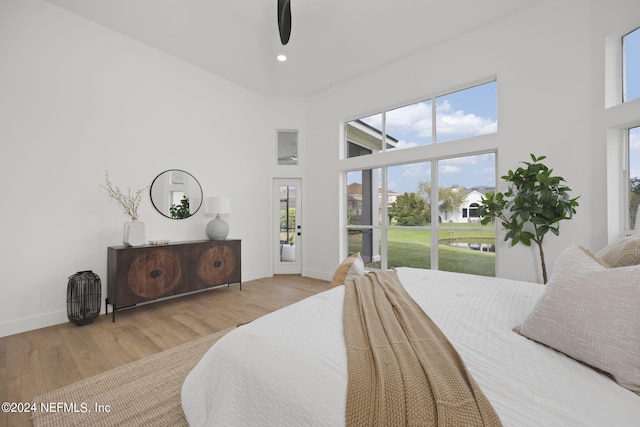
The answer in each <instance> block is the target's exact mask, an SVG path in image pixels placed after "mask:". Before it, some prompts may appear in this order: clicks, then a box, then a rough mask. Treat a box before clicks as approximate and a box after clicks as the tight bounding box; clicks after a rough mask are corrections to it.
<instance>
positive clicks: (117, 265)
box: [105, 239, 242, 322]
mask: <svg viewBox="0 0 640 427" xmlns="http://www.w3.org/2000/svg"><path fill="white" fill-rule="evenodd" d="M240 253H241V245H240V240H231V239H230V240H201V241H195V242H176V243H170V244H167V245H161V246H155V245H145V246H135V247H128V246H111V247H109V248H108V249H107V298H106V305H105V312H106V313H108V304H111V306H112V308H113V321H114V322H115V319H116V311H117V310H118V309H119V308H124V307H130V306H133V305H136V304H139V303H142V302H149V301H153V300H156V299H158V298H165V297H169V296H174V295H180V294H184V293H188V292H194V291H200V290H203V289H207V288H211V287H214V286H219V285H225V284H226V285H230V284H232V283H239V284H240V289H241V290H242V281H241V280H242V277H241V259H240Z"/></svg>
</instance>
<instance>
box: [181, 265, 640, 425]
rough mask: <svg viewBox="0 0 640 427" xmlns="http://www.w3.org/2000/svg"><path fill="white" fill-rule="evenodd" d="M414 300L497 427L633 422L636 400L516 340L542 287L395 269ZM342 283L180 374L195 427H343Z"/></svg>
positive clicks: (237, 335)
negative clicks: (478, 391)
mask: <svg viewBox="0 0 640 427" xmlns="http://www.w3.org/2000/svg"><path fill="white" fill-rule="evenodd" d="M398 276H399V277H400V280H401V281H402V282H403V284H404V286H405V288H406V289H407V291H408V292H409V294H410V295H411V296H412V297H413V298H414V299H415V300H416V301H417V302H418V304H419V305H420V306H421V307H422V308H423V310H424V311H425V312H426V313H427V314H428V315H429V316H430V317H431V318H432V319H433V321H434V322H435V323H436V324H437V325H438V326H439V327H440V329H441V330H442V331H443V332H444V333H445V335H446V336H447V337H448V338H449V340H450V341H451V343H452V344H453V345H454V347H455V348H456V350H458V352H459V353H460V355H461V357H462V359H463V360H464V361H465V364H466V365H467V367H468V369H469V370H470V372H471V374H472V375H473V377H474V378H475V380H476V382H477V383H478V384H479V385H480V387H481V388H482V390H483V392H484V394H485V395H486V396H487V398H488V399H489V401H490V402H491V403H492V404H493V406H494V408H495V410H496V412H497V413H498V415H499V417H500V419H501V421H502V423H503V425H504V426H517V427H522V426H532V427H533V426H535V427H538V426H563V427H567V426H597V427H602V426H616V427H624V426H629V427H631V426H634V427H637V426H639V425H640V396H637V395H635V394H634V393H632V392H630V391H628V390H626V389H624V388H622V387H621V386H619V385H617V384H616V383H615V382H613V381H612V380H611V379H609V378H607V377H605V376H603V375H601V374H598V373H597V372H595V371H593V370H592V369H590V368H588V367H586V366H584V365H582V364H580V363H578V362H576V361H574V360H572V359H570V358H568V357H566V356H564V355H562V354H560V353H558V352H556V351H554V350H551V349H549V348H546V347H544V346H542V345H540V344H537V343H535V342H532V341H530V340H528V339H526V338H524V337H522V336H520V335H517V334H516V333H514V332H512V328H513V327H515V326H517V325H519V324H520V323H521V322H522V320H523V319H524V318H525V317H526V316H527V314H528V313H529V312H530V311H531V310H532V309H533V307H534V305H535V302H536V301H537V299H538V298H539V297H540V295H541V294H542V293H543V292H544V286H542V285H537V284H532V283H525V282H517V281H511V280H506V279H497V278H485V277H479V276H471V275H465V274H458V273H447V272H441V271H433V270H422V269H413V268H399V269H398ZM343 296H344V288H343V287H342V286H340V287H337V288H334V289H332V290H330V291H327V292H323V293H321V294H318V295H315V296H312V297H310V298H307V299H305V300H303V301H300V302H298V303H296V304H293V305H291V306H289V307H286V308H283V309H281V310H278V311H276V312H274V313H271V314H269V315H266V316H264V317H262V318H260V319H257V320H255V321H253V322H252V323H250V324H248V325H245V326H242V327H239V328H237V329H236V330H234V331H232V332H231V333H229V334H227V335H226V336H225V337H223V338H222V339H221V340H220V341H218V343H216V344H215V345H214V346H213V347H212V348H211V349H210V350H209V351H208V352H207V353H206V354H205V356H204V357H203V358H202V360H201V361H200V362H199V363H198V365H197V366H196V367H195V368H194V369H193V371H192V372H191V373H190V374H189V375H188V376H187V378H186V380H185V382H184V385H183V387H182V407H183V410H184V413H185V415H186V417H187V420H188V421H189V424H190V425H191V426H214V425H219V426H225V427H229V426H242V427H245V426H278V427H281V426H342V425H344V414H345V399H346V389H347V366H346V349H345V346H344V341H343V333H342V305H343Z"/></svg>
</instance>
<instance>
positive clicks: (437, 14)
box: [48, 0, 541, 96]
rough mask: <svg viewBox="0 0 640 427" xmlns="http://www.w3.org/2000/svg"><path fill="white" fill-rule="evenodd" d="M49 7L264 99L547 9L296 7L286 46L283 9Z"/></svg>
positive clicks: (411, 3) (517, 5)
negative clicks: (283, 57)
mask: <svg viewBox="0 0 640 427" xmlns="http://www.w3.org/2000/svg"><path fill="white" fill-rule="evenodd" d="M48 1H49V2H50V3H52V4H55V5H58V6H60V7H63V8H65V9H67V10H69V11H71V12H74V13H76V14H78V15H80V16H83V17H85V18H87V19H89V20H91V21H94V22H96V23H98V24H101V25H104V26H106V27H108V28H111V29H113V30H115V31H117V32H120V33H122V34H124V35H126V36H129V37H131V38H133V39H136V40H138V41H141V42H143V43H145V44H147V45H149V46H152V47H154V48H157V49H159V50H161V51H164V52H166V53H168V54H171V55H173V56H175V57H177V58H180V59H182V60H184V61H187V62H189V63H191V64H194V65H196V66H199V67H202V68H203V69H205V70H209V71H211V72H212V73H215V74H217V75H219V76H221V77H223V78H225V79H227V80H230V81H232V82H235V83H237V84H239V85H242V86H244V87H246V88H249V89H251V90H254V91H256V92H258V93H262V94H265V95H278V96H308V95H310V94H313V93H314V92H317V91H320V90H323V89H326V88H328V87H331V86H333V85H336V84H338V83H341V82H344V81H347V80H349V79H352V78H354V77H357V76H359V75H362V74H365V73H367V72H369V71H371V70H374V69H376V68H379V67H382V66H384V65H386V64H389V63H392V62H394V61H396V60H398V59H400V58H403V57H406V56H408V55H411V54H413V53H415V52H418V51H420V50H423V49H425V48H428V47H430V46H433V45H435V44H437V43H440V42H442V41H444V40H446V39H449V38H452V37H455V36H456V35H459V34H462V33H465V32H468V31H471V30H473V29H475V28H478V27H481V26H484V25H486V24H488V23H490V22H492V21H495V20H497V19H501V18H503V17H505V16H508V15H510V14H512V13H515V12H517V11H519V10H522V9H524V8H526V7H529V6H531V5H533V4H535V3H538V2H540V1H541V0H483V1H478V0H386V1H382V0H291V14H292V31H291V39H290V41H289V43H288V44H287V45H286V46H282V45H281V43H280V38H279V35H278V25H277V0H48ZM280 53H283V54H285V55H286V56H287V57H288V60H287V61H286V62H279V61H277V60H276V56H277V55H278V54H280Z"/></svg>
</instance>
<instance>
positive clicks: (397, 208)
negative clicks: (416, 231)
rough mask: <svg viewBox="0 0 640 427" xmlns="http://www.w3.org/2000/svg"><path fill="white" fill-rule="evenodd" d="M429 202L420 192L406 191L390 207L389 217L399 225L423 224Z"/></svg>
mask: <svg viewBox="0 0 640 427" xmlns="http://www.w3.org/2000/svg"><path fill="white" fill-rule="evenodd" d="M426 210H427V203H426V202H425V200H424V199H423V198H422V197H420V196H419V195H418V193H404V194H402V195H400V196H398V198H397V199H396V201H395V202H393V204H392V205H391V207H390V208H389V217H390V218H395V219H396V222H397V223H398V225H422V224H424V223H425V222H426V219H427V215H426Z"/></svg>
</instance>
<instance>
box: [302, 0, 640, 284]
mask: <svg viewBox="0 0 640 427" xmlns="http://www.w3.org/2000/svg"><path fill="white" fill-rule="evenodd" d="M603 4H604V2H603ZM608 4H609V2H607V5H608ZM636 9H637V7H636ZM620 13H626V12H624V11H621V12H620ZM591 18H592V16H591V14H590V7H589V3H587V2H584V1H581V0H555V1H548V2H544V3H542V4H539V5H536V6H534V7H532V8H530V9H528V10H525V11H523V12H521V13H518V14H517V15H514V16H511V17H509V18H507V19H505V20H502V21H499V22H495V23H494V24H492V25H489V26H487V27H485V28H482V29H479V30H476V31H473V32H471V33H469V34H465V35H462V36H460V37H458V38H456V39H454V40H450V41H448V42H445V43H442V44H440V45H438V46H436V47H434V48H432V49H429V50H426V51H422V52H420V53H418V54H416V55H414V56H412V57H409V58H406V59H404V60H402V61H398V62H396V63H394V64H391V65H389V66H387V67H385V68H382V69H379V70H377V71H375V72H372V73H370V74H367V75H365V76H362V77H361V78H358V79H355V80H353V81H350V82H347V83H344V84H342V85H339V86H336V87H334V88H332V89H330V90H327V91H325V92H322V93H318V94H316V95H315V96H313V97H312V98H311V99H310V101H309V127H310V128H311V129H310V134H311V136H312V140H311V141H310V144H309V151H310V154H311V156H313V158H314V159H315V160H316V161H315V162H314V163H313V164H312V165H310V168H311V169H310V170H309V171H308V172H307V173H308V175H309V176H311V177H314V178H315V179H314V180H311V182H307V190H308V191H309V192H311V193H313V194H314V202H313V203H314V205H313V206H311V207H310V208H308V209H307V212H309V214H310V215H313V217H312V218H310V221H309V222H311V223H314V224H323V226H322V227H321V228H320V227H318V228H317V229H314V230H313V235H312V236H311V237H310V238H308V240H307V241H308V242H311V245H308V250H309V251H308V252H309V260H308V263H307V267H308V269H307V271H306V273H307V274H310V275H317V276H318V277H327V276H326V272H327V271H330V269H331V267H333V266H335V265H337V263H338V262H339V261H340V259H341V258H342V257H343V256H345V252H344V250H345V249H344V247H343V248H342V251H339V250H338V248H340V247H341V246H340V242H341V240H340V239H341V236H340V234H341V233H340V226H342V225H343V224H342V223H341V218H339V217H337V216H329V215H326V214H325V213H324V212H334V211H336V210H341V211H344V209H342V208H343V207H342V204H341V203H342V200H341V198H340V196H339V192H338V189H340V188H341V170H342V169H345V168H351V167H371V166H375V165H376V163H377V162H378V161H379V160H377V159H376V158H373V159H366V158H364V157H358V158H355V159H348V160H343V161H338V160H337V157H338V155H339V152H340V146H339V136H340V132H341V130H340V126H339V123H340V122H341V121H344V120H350V119H353V118H356V117H362V116H366V115H368V114H372V113H375V112H378V111H380V110H383V109H388V108H390V107H395V106H400V105H406V104H409V103H411V102H414V101H417V100H419V99H423V98H426V97H429V96H432V95H433V94H440V93H442V92H443V91H448V90H453V89H458V88H459V87H460V86H461V85H465V84H469V83H473V82H476V81H478V80H480V79H484V78H487V77H489V76H492V75H496V76H497V80H498V116H499V118H498V121H499V123H498V129H499V130H498V133H497V134H495V135H489V136H486V137H482V138H478V140H477V141H476V142H475V143H474V145H471V144H470V143H469V142H467V141H461V142H459V143H458V144H459V149H460V150H468V151H470V152H473V151H476V150H484V149H491V148H495V149H497V150H498V157H497V168H498V171H497V172H498V176H501V175H504V174H505V173H506V171H507V170H508V169H513V168H515V167H517V166H518V162H520V161H523V160H524V161H526V160H529V153H534V154H536V155H546V156H548V159H547V164H549V166H550V167H553V168H554V169H555V172H556V173H557V174H559V175H561V176H563V177H564V178H565V179H566V181H567V183H568V185H569V186H570V187H571V188H572V189H573V192H572V194H574V195H581V198H580V200H579V201H580V207H579V208H578V213H577V215H576V216H575V217H574V219H573V220H572V221H565V222H563V223H562V224H561V226H560V236H559V237H555V236H552V237H549V238H548V239H547V240H548V241H547V242H545V246H544V247H545V251H546V255H547V269H548V271H551V270H552V268H553V263H554V260H555V259H556V258H557V256H558V255H559V254H560V252H561V251H562V250H563V249H564V248H566V247H567V246H568V245H570V244H573V243H577V244H582V245H586V246H588V247H591V248H594V249H599V247H601V246H602V245H604V243H605V241H606V206H605V205H604V203H602V200H603V199H604V198H605V194H606V193H605V185H604V183H603V177H604V176H605V166H606V165H605V161H604V158H603V157H602V156H601V150H599V151H595V152H594V150H593V147H594V145H595V144H596V143H601V141H595V140H594V138H593V137H592V132H591V129H590V125H589V124H590V123H591V114H592V110H591V107H590V105H591V102H592V97H593V92H594V91H595V90H598V89H599V86H598V85H594V84H592V77H591V67H592V62H591V55H592V50H591V34H590V26H591ZM594 19H597V16H596V17H594ZM446 144H450V143H446ZM444 145H445V144H438V146H433V147H418V148H416V149H415V150H413V151H409V150H404V151H395V152H393V153H388V154H389V156H388V157H389V158H390V159H391V160H392V161H394V162H414V161H418V160H420V159H421V158H427V157H429V156H437V155H439V154H441V152H442V150H441V148H442V147H441V146H444ZM439 146H440V147H439ZM592 153H595V155H594V154H592ZM378 159H381V157H378ZM500 186H501V184H500V183H499V184H498V188H499V189H504V188H501V187H500ZM321 207H322V209H321ZM307 236H309V233H307ZM502 236H503V234H502V232H501V233H500V237H499V238H498V248H497V250H498V265H497V274H498V275H500V276H502V277H507V278H516V279H521V280H528V281H538V282H540V281H541V272H540V269H539V261H538V254H537V252H536V251H534V249H533V248H527V247H524V246H516V247H514V248H510V247H508V244H505V243H504V242H503V241H502V240H503V239H502ZM309 246H311V247H310V248H309ZM343 246H344V245H343Z"/></svg>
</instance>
